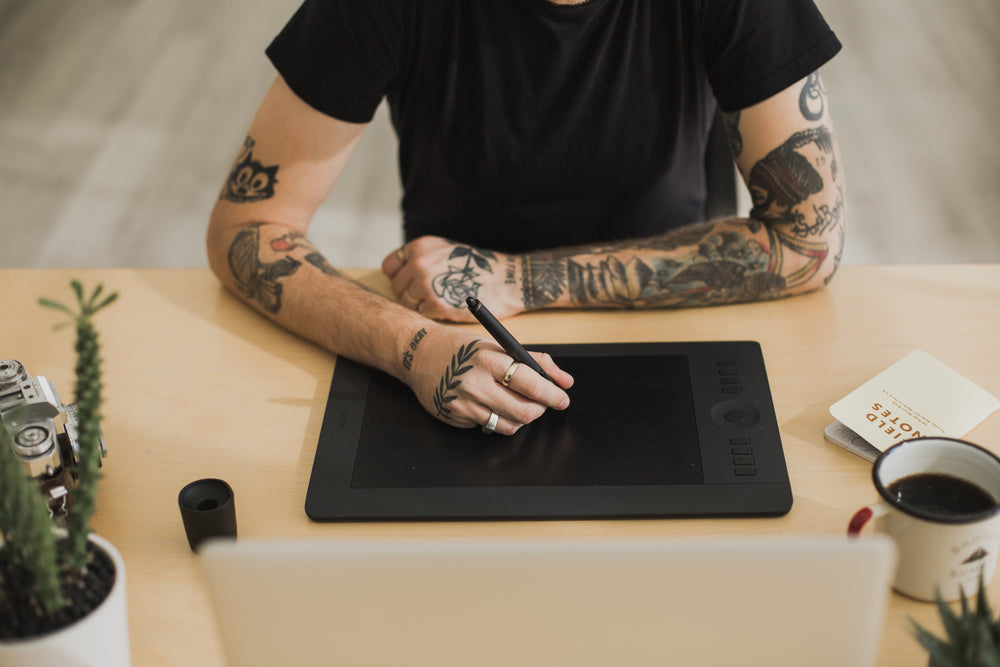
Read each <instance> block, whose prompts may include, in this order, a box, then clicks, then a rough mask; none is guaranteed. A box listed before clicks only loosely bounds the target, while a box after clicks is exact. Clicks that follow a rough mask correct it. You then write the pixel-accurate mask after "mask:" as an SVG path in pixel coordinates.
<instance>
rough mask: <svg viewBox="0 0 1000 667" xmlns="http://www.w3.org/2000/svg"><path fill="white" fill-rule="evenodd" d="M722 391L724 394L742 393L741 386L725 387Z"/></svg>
mask: <svg viewBox="0 0 1000 667" xmlns="http://www.w3.org/2000/svg"><path fill="white" fill-rule="evenodd" d="M722 393H723V394H738V393H740V388H739V387H723V388H722Z"/></svg>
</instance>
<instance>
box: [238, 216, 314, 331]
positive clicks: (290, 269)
mask: <svg viewBox="0 0 1000 667" xmlns="http://www.w3.org/2000/svg"><path fill="white" fill-rule="evenodd" d="M260 226H261V225H260V223H257V224H254V225H251V226H250V227H248V228H246V229H243V230H241V231H239V232H238V233H237V234H236V236H235V237H234V238H233V242H232V244H231V245H230V246H229V270H230V271H232V274H233V278H234V279H235V282H236V286H237V288H239V290H240V292H242V294H243V295H244V296H245V297H246V298H248V299H250V300H253V301H256V302H257V303H258V304H260V306H261V308H263V309H264V310H266V311H267V312H269V313H272V314H277V313H278V311H280V310H281V294H282V285H281V283H279V282H278V279H279V278H285V277H287V276H290V275H292V274H293V273H295V272H296V271H298V269H299V267H300V266H302V262H300V261H298V260H297V259H294V258H292V257H282V258H281V259H279V260H277V261H274V262H261V261H260Z"/></svg>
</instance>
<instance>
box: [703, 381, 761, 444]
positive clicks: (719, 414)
mask: <svg viewBox="0 0 1000 667" xmlns="http://www.w3.org/2000/svg"><path fill="white" fill-rule="evenodd" d="M723 390H725V387H724V388H723ZM712 419H714V420H715V423H717V424H719V425H721V426H729V427H735V426H738V427H747V426H753V425H754V424H756V423H757V422H759V421H760V411H758V410H757V408H755V407H754V406H752V405H750V404H749V403H743V402H740V401H723V402H722V403H719V404H718V405H716V406H715V407H713V408H712ZM733 444H738V443H733Z"/></svg>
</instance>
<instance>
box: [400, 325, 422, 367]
mask: <svg viewBox="0 0 1000 667" xmlns="http://www.w3.org/2000/svg"><path fill="white" fill-rule="evenodd" d="M426 335H427V329H421V330H420V331H418V332H417V333H415V334H413V338H412V339H411V340H410V345H409V348H410V349H408V350H403V368H405V369H406V370H411V369H412V368H413V353H414V352H416V351H417V348H418V347H420V341H422V340H423V339H424V336H426Z"/></svg>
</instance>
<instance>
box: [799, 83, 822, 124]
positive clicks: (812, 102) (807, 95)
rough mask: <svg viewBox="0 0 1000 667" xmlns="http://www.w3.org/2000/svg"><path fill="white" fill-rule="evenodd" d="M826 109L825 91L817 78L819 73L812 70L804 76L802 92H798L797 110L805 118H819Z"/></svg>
mask: <svg viewBox="0 0 1000 667" xmlns="http://www.w3.org/2000/svg"><path fill="white" fill-rule="evenodd" d="M825 109H826V91H825V90H823V83H822V81H820V79H819V73H818V72H813V73H812V74H810V75H809V76H808V77H806V82H805V85H803V86H802V92H801V93H799V111H800V112H802V117H803V118H805V119H806V120H819V119H820V118H822V117H823V112H824V110H825Z"/></svg>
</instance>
